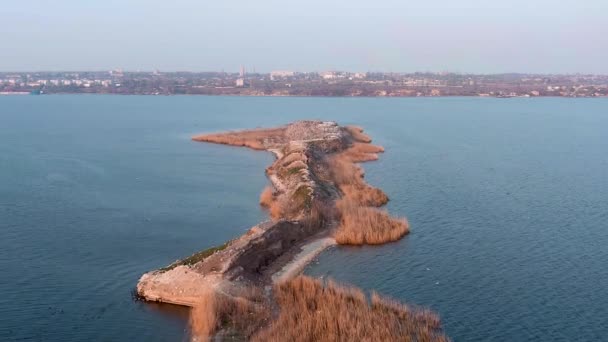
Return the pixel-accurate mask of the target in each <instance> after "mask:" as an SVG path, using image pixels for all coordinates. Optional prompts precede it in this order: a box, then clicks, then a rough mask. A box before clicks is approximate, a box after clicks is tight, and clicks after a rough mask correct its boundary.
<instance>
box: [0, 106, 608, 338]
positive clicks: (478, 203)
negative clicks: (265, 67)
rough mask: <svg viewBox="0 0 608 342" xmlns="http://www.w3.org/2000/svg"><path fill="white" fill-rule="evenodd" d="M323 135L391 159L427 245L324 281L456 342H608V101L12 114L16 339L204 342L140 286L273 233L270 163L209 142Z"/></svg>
mask: <svg viewBox="0 0 608 342" xmlns="http://www.w3.org/2000/svg"><path fill="white" fill-rule="evenodd" d="M303 118H319V119H331V120H337V121H339V122H340V123H355V124H359V125H362V126H364V127H365V128H366V130H367V131H368V132H369V133H370V134H371V135H372V136H373V137H374V138H375V141H376V142H377V143H378V144H381V145H383V146H385V148H386V149H387V152H386V153H385V154H384V155H383V156H382V158H381V159H380V161H378V162H374V163H369V164H366V165H365V168H366V174H367V178H368V181H369V182H370V183H371V184H373V185H376V186H379V187H381V188H383V189H384V190H385V191H386V192H387V193H388V194H389V196H390V197H391V202H390V203H389V204H388V209H389V210H390V211H391V212H393V213H395V214H397V215H403V216H407V217H408V219H409V220H410V223H411V225H412V233H411V234H410V235H409V236H408V237H406V238H405V239H403V240H401V241H400V242H397V243H394V244H390V245H385V246H381V247H364V248H344V247H340V248H334V249H332V250H329V251H328V252H326V253H325V254H323V255H322V256H321V257H320V258H319V260H318V262H317V263H315V264H313V265H311V266H310V267H309V268H308V269H307V273H308V274H311V275H315V276H324V277H326V276H329V277H332V278H335V279H337V280H339V281H344V282H349V283H353V284H355V285H358V286H361V287H363V288H365V289H376V290H378V291H380V292H381V293H384V294H386V295H390V296H393V297H396V298H398V299H401V300H405V301H408V302H410V303H413V304H417V305H423V306H430V307H431V308H433V309H434V310H435V311H437V312H439V313H440V315H441V316H442V318H443V322H444V327H445V329H446V331H447V333H448V334H449V335H450V336H451V337H452V338H453V339H454V340H455V341H489V340H492V341H573V340H576V341H598V340H605V338H606V336H607V335H608V296H607V295H608V293H607V290H606V287H607V286H606V284H608V267H607V266H606V265H607V264H608V248H606V246H607V245H608V224H607V223H606V222H608V171H607V170H608V154H607V153H606V151H607V150H608V134H607V133H606V132H607V127H608V100H606V99H560V98H555V99H549V98H547V99H480V98H423V99H377V98H366V99H350V98H335V99H332V98H246V97H137V96H129V97H121V96H38V97H34V96H23V97H0V234H1V239H0V270H2V277H0V293H2V296H0V340H9V341H10V340H34V341H39V340H45V341H80V340H142V341H144V340H145V341H180V340H185V339H187V328H186V320H187V315H188V312H187V311H186V310H184V309H181V308H178V307H172V306H167V305H151V304H144V303H140V302H134V301H132V299H131V290H132V289H133V287H134V286H135V284H136V282H137V279H138V278H139V276H140V275H141V274H142V273H143V272H146V271H148V270H150V269H154V268H158V267H160V266H163V265H166V264H168V263H170V262H172V261H174V260H175V259H177V258H179V257H183V256H185V255H187V254H189V253H193V252H195V251H197V250H200V249H203V248H206V247H209V246H212V245H216V244H219V243H221V242H223V241H224V240H226V239H228V238H232V237H235V236H238V235H240V234H241V233H242V232H244V231H245V230H246V229H247V228H249V227H250V226H251V225H254V224H255V223H257V222H258V221H260V220H262V219H263V218H264V217H265V214H264V213H263V212H262V211H260V209H259V208H258V205H257V198H258V194H259V192H260V191H261V189H262V188H263V186H264V184H265V183H266V179H265V178H264V173H263V170H264V167H265V166H267V165H268V164H269V163H271V161H272V157H271V156H270V155H269V154H267V153H263V152H253V151H248V150H245V149H239V148H232V147H225V146H215V145H206V144H201V143H195V142H191V141H190V140H189V137H190V136H191V135H192V134H195V133H199V132H208V131H217V130H226V129H238V128H250V127H257V126H271V125H277V124H282V123H287V122H289V121H292V120H295V119H303Z"/></svg>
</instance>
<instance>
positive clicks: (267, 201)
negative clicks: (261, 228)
mask: <svg viewBox="0 0 608 342" xmlns="http://www.w3.org/2000/svg"><path fill="white" fill-rule="evenodd" d="M273 201H274V196H273V195H272V187H270V186H267V187H265V188H264V190H262V193H261V194H260V205H261V206H262V207H265V208H270V206H271V205H272V202H273Z"/></svg>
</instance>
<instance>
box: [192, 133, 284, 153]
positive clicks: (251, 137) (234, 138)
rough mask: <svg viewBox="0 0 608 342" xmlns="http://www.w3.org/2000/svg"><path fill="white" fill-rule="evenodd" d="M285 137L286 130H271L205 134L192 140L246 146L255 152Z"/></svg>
mask: <svg viewBox="0 0 608 342" xmlns="http://www.w3.org/2000/svg"><path fill="white" fill-rule="evenodd" d="M284 135H285V128H269V129H252V130H244V131H236V132H225V133H213V134H203V135H198V136H195V137H193V138H192V140H194V141H204V142H210V143H216V144H224V145H232V146H246V147H249V148H252V149H254V150H264V149H266V143H272V141H273V140H280V139H282V138H283V137H284Z"/></svg>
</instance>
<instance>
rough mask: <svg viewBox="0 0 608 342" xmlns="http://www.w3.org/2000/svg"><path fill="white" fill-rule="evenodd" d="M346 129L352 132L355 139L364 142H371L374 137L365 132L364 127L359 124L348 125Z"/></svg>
mask: <svg viewBox="0 0 608 342" xmlns="http://www.w3.org/2000/svg"><path fill="white" fill-rule="evenodd" d="M345 129H346V131H347V132H348V133H350V135H351V136H352V137H353V139H354V140H355V141H358V142H362V143H370V142H372V138H370V137H369V135H367V134H365V133H363V128H361V127H359V126H346V127H345Z"/></svg>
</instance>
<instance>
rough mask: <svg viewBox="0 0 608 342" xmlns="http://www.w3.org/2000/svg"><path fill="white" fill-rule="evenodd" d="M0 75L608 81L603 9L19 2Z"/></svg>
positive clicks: (607, 18) (9, 15)
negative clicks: (462, 76) (374, 75)
mask: <svg viewBox="0 0 608 342" xmlns="http://www.w3.org/2000/svg"><path fill="white" fill-rule="evenodd" d="M0 18H2V21H1V23H2V24H1V25H0V71H7V72H10V71H32V72H33V71H89V70H112V69H123V70H125V71H137V70H142V71H152V70H160V71H221V70H224V71H226V72H239V70H240V68H241V66H244V67H245V69H246V70H247V71H248V72H251V71H253V69H254V68H255V71H257V72H261V73H269V72H271V71H273V70H290V71H300V72H312V71H325V70H345V71H353V72H425V71H429V72H441V71H449V72H455V73H476V74H496V73H535V74H576V73H582V74H608V63H606V62H605V61H606V60H608V39H606V37H608V2H607V1H602V0H587V1H579V2H578V3H567V4H564V3H557V2H555V1H548V0H536V1H533V2H532V1H524V0H513V1H509V2H492V3H489V2H487V1H480V0H462V1H448V0H438V1H435V2H419V1H415V2H414V1H397V0H378V1H373V2H367V1H362V0H351V1H344V0H337V1H332V2H331V3H329V2H324V1H321V0H310V1H307V2H302V3H295V2H294V3H287V2H284V1H278V0H261V1H257V2H254V3H249V2H242V3H236V2H213V3H206V2H202V1H194V0H181V1H174V2H165V1H158V0H145V1H144V0H130V1H124V0H122V1H119V0H104V1H88V2H83V1H79V0H60V1H53V2H49V1H43V0H32V1H27V2H26V1H13V2H7V3H6V4H3V6H2V7H1V8H0Z"/></svg>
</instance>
